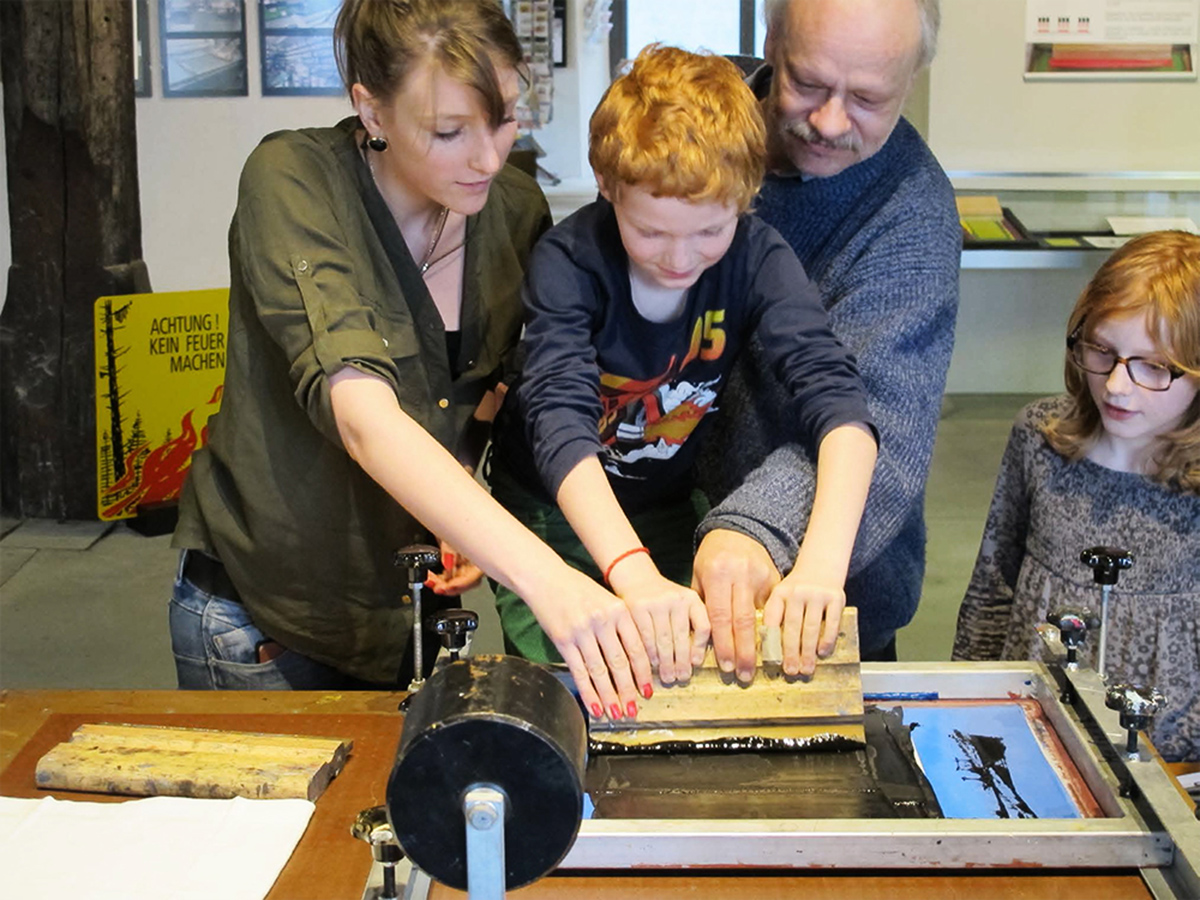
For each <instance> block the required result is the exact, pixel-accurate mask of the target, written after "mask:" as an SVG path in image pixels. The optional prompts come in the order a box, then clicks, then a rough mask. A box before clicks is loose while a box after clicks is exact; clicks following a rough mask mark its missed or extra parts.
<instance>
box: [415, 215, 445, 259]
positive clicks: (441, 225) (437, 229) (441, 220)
mask: <svg viewBox="0 0 1200 900" xmlns="http://www.w3.org/2000/svg"><path fill="white" fill-rule="evenodd" d="M449 217H450V207H448V206H443V207H442V211H441V212H439V213H438V217H437V224H436V225H435V226H434V227H433V240H431V241H430V242H429V249H428V250H426V251H425V255H424V256H423V257H421V265H420V266H418V268H419V269H420V270H421V274H422V275H424V274H425V273H426V272H428V271H429V267H430V266H431V265H433V252H434V251H435V250H437V245H438V241H440V240H441V239H442V232H443V231H444V230H445V229H446V219H448V218H449Z"/></svg>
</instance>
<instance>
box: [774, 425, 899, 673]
mask: <svg viewBox="0 0 1200 900" xmlns="http://www.w3.org/2000/svg"><path fill="white" fill-rule="evenodd" d="M875 456H876V444H875V435H874V433H873V432H872V431H871V430H870V429H869V428H868V427H867V426H866V425H865V424H863V423H860V422H856V423H853V424H850V425H840V426H838V427H837V428H834V429H833V430H832V431H830V432H829V433H828V434H827V435H825V438H824V440H822V441H821V446H820V448H819V449H818V451H817V486H816V493H815V495H814V497H813V505H812V512H811V513H810V514H809V522H808V530H807V532H806V533H805V535H804V540H803V541H802V542H801V544H800V551H799V552H798V553H797V554H796V563H795V565H794V566H793V567H792V571H791V572H789V573H788V575H787V577H785V578H784V579H783V580H782V581H781V582H780V583H779V584H778V585H777V586H776V587H775V589H774V590H773V591H772V592H771V595H770V597H768V599H767V604H766V607H765V608H764V610H763V624H764V625H766V626H768V627H770V626H775V625H781V624H782V626H783V670H784V672H786V673H787V674H789V675H796V674H798V673H799V674H804V675H811V674H812V673H813V670H814V669H815V668H816V664H817V656H818V655H820V656H828V655H829V654H830V653H831V652H833V648H834V645H835V644H836V643H837V636H838V627H839V625H840V622H841V616H842V609H843V608H844V607H845V605H846V595H845V592H844V590H843V588H844V586H845V584H846V573H847V571H848V570H849V568H850V553H851V550H852V549H853V547H854V538H855V535H857V534H858V525H859V521H860V520H861V519H862V512H863V507H864V506H866V502H867V491H868V490H869V488H870V486H871V472H872V471H873V470H874V468H875ZM822 621H824V623H825V627H824V629H822V627H821V622H822Z"/></svg>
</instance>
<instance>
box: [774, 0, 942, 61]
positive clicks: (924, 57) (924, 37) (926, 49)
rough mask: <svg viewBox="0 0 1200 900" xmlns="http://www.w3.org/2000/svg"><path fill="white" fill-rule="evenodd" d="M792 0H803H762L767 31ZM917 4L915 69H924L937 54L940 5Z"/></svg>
mask: <svg viewBox="0 0 1200 900" xmlns="http://www.w3.org/2000/svg"><path fill="white" fill-rule="evenodd" d="M793 2H800V3H803V2H804V0H764V2H763V22H764V23H765V24H766V26H767V31H771V30H773V29H776V28H778V27H779V26H780V25H782V22H781V19H782V17H783V13H784V10H786V9H787V8H788V7H789V6H790V5H791V4H792V3H793ZM913 2H914V3H915V4H916V5H917V14H918V15H919V16H920V17H921V47H920V53H918V55H917V69H918V70H920V69H924V68H925V67H926V66H928V65H929V64H930V63H932V62H933V58H934V57H935V56H936V55H937V40H938V29H939V28H941V25H942V7H941V2H940V0H913Z"/></svg>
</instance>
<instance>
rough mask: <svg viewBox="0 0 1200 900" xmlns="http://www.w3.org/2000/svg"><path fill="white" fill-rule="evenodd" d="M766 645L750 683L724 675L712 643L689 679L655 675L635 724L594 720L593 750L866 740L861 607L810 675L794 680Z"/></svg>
mask: <svg viewBox="0 0 1200 900" xmlns="http://www.w3.org/2000/svg"><path fill="white" fill-rule="evenodd" d="M761 632H762V629H761V628H760V633H761ZM768 642H769V639H768ZM762 644H763V640H761V639H760V641H759V648H758V658H759V665H758V669H757V671H756V673H755V676H754V680H753V681H751V682H750V683H749V684H741V683H740V682H738V681H737V679H736V677H735V676H734V675H733V674H732V673H730V674H728V675H727V674H725V673H723V672H722V671H721V670H720V668H719V667H718V666H717V662H716V658H715V657H714V656H713V651H712V647H711V646H710V647H709V649H708V654H707V655H706V656H705V659H704V663H703V665H701V666H700V667H699V668H697V669H696V670H695V671H694V672H693V673H692V678H691V680H690V681H688V682H687V683H686V684H674V685H663V684H662V683H661V682H659V680H658V676H657V675H656V676H654V694H653V696H652V697H650V699H648V700H639V701H638V716H637V718H636V719H634V720H632V722H631V721H630V720H628V719H618V720H616V721H613V720H611V719H605V720H603V721H594V720H593V721H592V722H591V724H590V726H589V727H590V729H591V740H592V744H593V747H595V748H599V749H601V750H608V751H612V752H616V751H618V750H620V749H632V748H637V750H638V751H639V752H640V751H649V750H654V749H670V750H680V751H686V750H688V749H698V750H709V749H725V748H728V749H742V748H749V749H785V750H786V749H801V748H805V747H810V746H812V747H815V746H821V745H829V746H831V747H832V746H842V745H845V746H849V745H850V744H854V743H857V744H863V743H865V736H864V733H863V692H862V672H861V669H860V660H859V648H858V610H857V609H855V608H854V607H849V608H847V609H846V611H845V612H844V613H843V614H842V621H841V627H840V630H839V633H838V642H837V646H836V647H835V648H834V651H833V654H832V655H831V656H829V657H828V658H826V659H819V660H818V661H817V668H816V671H815V672H814V673H813V675H812V677H810V678H807V679H805V678H799V677H797V678H789V677H787V676H785V675H784V674H783V673H782V670H781V667H780V666H779V665H778V664H776V663H771V662H767V663H764V662H763V661H762V657H763V652H762ZM768 655H769V656H770V655H773V654H768Z"/></svg>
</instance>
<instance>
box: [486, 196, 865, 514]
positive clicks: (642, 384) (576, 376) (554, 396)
mask: <svg viewBox="0 0 1200 900" xmlns="http://www.w3.org/2000/svg"><path fill="white" fill-rule="evenodd" d="M523 298H524V303H525V326H526V328H525V336H524V340H523V350H524V366H523V369H522V374H521V376H520V378H519V379H518V381H517V382H516V383H515V384H514V385H513V387H512V389H511V390H510V391H509V393H508V396H507V399H506V400H505V403H504V407H503V409H502V411H501V413H500V416H499V418H498V420H497V423H496V429H495V432H494V438H495V444H496V453H497V456H498V457H499V459H500V460H501V461H502V463H503V464H504V465H505V467H506V468H507V469H508V470H509V472H510V473H512V474H513V475H514V476H515V477H516V478H517V480H518V481H520V482H521V483H522V484H523V485H524V486H525V487H526V488H528V489H529V490H531V491H533V492H535V493H536V494H538V495H540V496H542V497H543V498H544V499H551V500H552V499H553V498H554V496H555V495H556V494H557V492H558V488H559V486H560V485H561V484H562V481H563V479H564V478H565V477H566V476H567V474H568V473H569V472H570V471H571V470H572V469H573V468H574V467H575V466H576V465H578V463H579V462H580V461H581V460H583V459H585V458H586V457H588V456H591V455H597V456H599V458H600V462H601V464H602V465H603V467H604V470H605V471H606V472H607V473H608V478H609V483H610V484H611V485H612V487H613V492H614V493H615V494H616V496H617V499H618V500H619V501H620V502H621V505H622V507H623V508H625V509H626V510H627V511H635V510H637V509H642V508H645V507H647V506H649V505H651V504H653V503H654V502H655V501H657V500H661V499H663V498H667V497H676V496H679V495H681V494H682V492H684V491H686V490H690V488H691V484H692V478H691V472H692V466H693V463H694V460H695V458H696V453H697V452H698V450H699V445H700V442H701V441H702V440H703V436H704V433H705V432H706V431H707V429H708V426H709V425H710V423H711V420H712V416H713V414H714V413H716V412H717V409H718V406H719V398H720V393H721V389H722V387H723V385H724V383H725V381H726V379H727V377H728V375H729V371H730V369H731V367H732V365H733V361H734V359H735V358H736V356H737V353H738V352H739V350H740V349H741V348H742V347H743V346H744V345H745V343H746V342H747V341H748V340H749V339H750V338H751V336H754V337H756V338H757V339H758V340H759V341H760V342H761V343H762V346H763V349H764V351H765V352H766V354H767V357H768V358H769V359H771V360H772V361H773V364H774V369H775V372H776V375H777V377H778V378H779V379H780V381H781V383H782V384H783V385H784V386H785V387H786V389H787V393H788V395H789V396H790V397H791V402H792V405H793V407H794V409H792V410H790V411H789V412H788V416H789V420H791V421H794V422H795V426H796V428H795V434H794V440H797V441H800V442H801V443H803V444H805V445H806V446H808V447H809V448H811V450H812V451H813V452H814V453H815V450H816V447H817V446H818V445H819V443H820V441H821V439H822V438H823V437H824V436H825V435H826V434H827V433H828V432H829V431H830V430H832V429H833V428H836V427H837V426H839V425H844V424H847V423H850V422H864V423H868V424H869V423H870V418H869V415H868V413H867V405H866V396H865V394H864V392H863V388H862V384H861V381H860V379H859V376H858V371H857V368H856V366H855V363H854V359H853V358H852V357H851V356H850V354H849V353H848V352H847V351H846V350H845V348H844V347H842V345H841V344H840V343H839V342H838V341H837V339H836V338H835V337H834V336H833V333H832V332H831V331H830V329H829V323H828V321H827V317H826V314H825V310H824V309H823V307H822V306H821V302H820V298H819V296H818V294H817V291H816V288H815V287H814V285H813V284H812V283H811V282H809V280H808V278H807V277H806V276H805V274H804V270H803V268H802V267H801V265H800V262H799V261H798V260H797V259H796V255H795V253H794V252H793V251H792V249H791V248H790V247H789V246H788V245H787V243H786V242H785V241H784V240H783V239H782V238H781V237H780V236H779V234H778V233H776V231H775V230H774V229H773V228H771V227H770V226H769V225H766V224H765V223H763V222H762V221H760V220H759V219H757V218H755V217H754V216H751V215H745V216H742V217H741V218H740V219H739V221H738V224H737V230H736V232H735V234H734V238H733V242H732V244H731V245H730V247H729V250H728V251H727V252H726V254H725V255H724V256H723V257H722V258H721V259H720V260H719V261H718V262H717V263H715V264H714V265H713V266H711V267H710V268H709V269H707V270H705V272H704V273H703V274H702V275H701V276H700V278H699V279H698V280H697V282H696V283H695V284H694V285H693V286H692V287H691V288H689V289H688V291H687V295H686V299H685V302H684V307H683V312H682V313H681V314H680V315H679V316H678V317H676V318H675V319H673V320H672V321H670V322H662V323H660V322H652V321H650V320H648V319H646V318H644V317H643V316H642V315H641V314H640V313H639V312H638V311H637V309H636V308H635V306H634V304H633V299H632V295H631V288H630V281H629V260H628V257H627V255H626V253H625V248H624V246H623V245H622V243H621V237H620V233H619V231H618V228H617V220H616V215H615V214H614V212H613V208H612V205H611V204H610V203H609V202H608V201H607V200H604V199H599V200H596V201H595V202H594V203H591V204H589V205H588V206H585V207H583V208H582V209H580V210H579V211H578V212H576V213H575V214H574V215H572V216H571V217H569V218H568V219H566V220H564V221H563V222H562V223H561V224H559V225H557V226H555V227H554V228H552V229H551V230H550V231H548V232H547V233H546V234H545V236H544V237H543V238H542V239H541V241H540V242H539V243H538V245H537V246H536V248H535V249H534V252H533V257H532V260H531V262H530V267H529V270H528V274H527V277H526V281H525V287H524V292H523Z"/></svg>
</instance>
